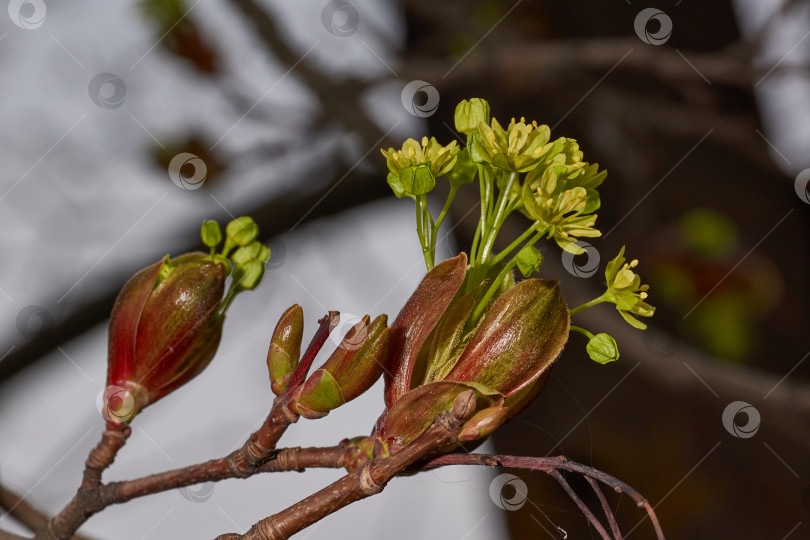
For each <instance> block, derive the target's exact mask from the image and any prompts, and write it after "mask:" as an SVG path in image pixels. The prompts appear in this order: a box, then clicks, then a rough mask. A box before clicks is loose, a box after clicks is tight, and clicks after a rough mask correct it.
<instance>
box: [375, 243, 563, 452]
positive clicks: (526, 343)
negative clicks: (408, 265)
mask: <svg viewBox="0 0 810 540" xmlns="http://www.w3.org/2000/svg"><path fill="white" fill-rule="evenodd" d="M465 271H466V257H465V256H464V254H462V255H459V256H458V257H456V258H455V259H450V260H448V261H445V262H443V263H441V264H440V265H437V266H436V267H435V268H434V269H433V270H431V271H430V272H428V274H427V275H426V276H425V278H424V279H423V280H422V283H421V284H420V285H419V287H417V289H416V291H415V292H414V294H413V295H412V296H411V298H410V299H409V300H408V302H407V303H406V305H405V308H403V310H402V312H400V315H399V316H398V317H397V320H396V321H395V322H394V325H393V326H392V332H393V334H392V345H391V352H390V354H389V359H388V362H389V363H388V372H390V375H389V376H387V377H386V408H387V413H386V414H385V415H384V417H383V418H381V420H380V422H378V426H377V436H378V439H379V440H380V442H381V444H382V445H383V446H384V447H386V448H388V447H390V448H391V449H393V451H395V450H396V448H397V447H398V446H401V445H403V444H408V443H409V442H410V441H411V440H413V439H414V438H415V437H416V436H418V435H419V434H420V433H421V432H422V431H423V430H424V429H425V428H427V426H428V425H430V423H431V422H432V421H433V419H434V418H435V417H436V416H437V415H438V414H440V413H441V412H445V411H447V410H449V407H450V406H451V405H452V403H453V400H454V399H455V397H456V396H457V395H458V394H460V393H461V392H463V391H465V390H467V389H469V388H472V389H474V390H475V391H476V393H477V397H478V401H477V410H476V413H475V414H474V415H473V417H472V418H470V419H469V420H468V421H467V422H466V423H465V425H464V426H463V429H462V432H461V435H460V440H464V441H470V440H475V439H478V438H481V437H485V436H487V435H489V434H490V433H491V432H492V431H494V430H495V429H496V428H497V427H499V426H500V425H502V424H503V423H504V422H506V421H507V420H509V419H510V418H512V417H513V416H514V415H515V414H517V412H519V411H520V410H522V409H523V408H524V407H525V406H526V405H528V403H530V402H531V400H532V399H534V397H535V396H536V395H537V394H538V392H539V391H540V389H541V388H542V387H543V385H544V384H545V381H546V379H547V377H548V370H549V368H550V366H551V364H552V363H553V362H554V360H555V359H556V358H557V356H558V355H559V353H560V351H561V350H562V347H563V345H564V344H565V342H566V341H567V339H568V332H569V312H568V308H567V307H566V305H565V302H564V301H563V298H562V295H561V294H560V290H559V286H558V284H557V282H555V281H546V280H540V279H528V280H525V281H522V282H520V283H517V284H514V285H512V286H511V287H510V288H508V289H507V290H506V291H505V292H503V293H502V294H501V295H500V296H499V297H498V298H497V299H496V300H495V301H494V302H492V305H490V306H489V307H488V309H487V310H486V311H485V312H484V315H483V317H482V318H481V321H480V322H479V323H478V324H477V326H476V327H475V328H474V329H473V331H471V332H466V331H465V326H466V325H467V323H468V321H469V318H470V314H471V312H472V310H473V307H474V304H475V302H476V299H475V293H474V292H473V293H469V294H463V291H460V288H461V285H462V283H463V279H464V273H465ZM470 334H471V335H470Z"/></svg>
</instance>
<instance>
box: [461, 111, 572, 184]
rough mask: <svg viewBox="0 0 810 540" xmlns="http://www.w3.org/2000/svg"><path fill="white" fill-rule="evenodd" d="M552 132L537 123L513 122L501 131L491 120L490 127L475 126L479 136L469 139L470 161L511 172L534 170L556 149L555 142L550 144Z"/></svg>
mask: <svg viewBox="0 0 810 540" xmlns="http://www.w3.org/2000/svg"><path fill="white" fill-rule="evenodd" d="M550 137H551V130H550V129H549V127H548V126H546V125H540V126H538V125H537V122H532V123H530V124H527V123H526V119H525V118H521V119H520V122H515V119H514V118H512V121H511V122H510V123H509V125H508V126H507V127H506V129H504V128H503V127H502V126H501V124H499V123H498V121H497V120H496V119H495V118H493V119H492V120H491V121H490V124H489V125H487V124H486V123H485V122H481V123H480V124H478V133H475V134H473V136H472V137H470V147H471V148H470V155H471V156H472V158H473V161H476V162H479V163H480V162H482V161H485V162H487V163H490V164H492V166H494V167H498V168H500V169H505V170H508V171H514V172H526V171H530V170H532V169H534V168H535V167H536V166H537V165H538V164H539V163H540V162H542V161H543V160H544V159H546V157H548V155H549V154H550V153H551V152H552V150H553V149H554V148H555V144H556V142H557V141H555V142H552V143H549V138H550Z"/></svg>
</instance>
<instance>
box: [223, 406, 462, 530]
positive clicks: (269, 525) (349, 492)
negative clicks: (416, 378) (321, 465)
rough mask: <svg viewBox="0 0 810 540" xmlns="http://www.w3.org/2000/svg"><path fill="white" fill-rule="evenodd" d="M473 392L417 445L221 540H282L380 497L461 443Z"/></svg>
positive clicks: (361, 469) (425, 433)
mask: <svg viewBox="0 0 810 540" xmlns="http://www.w3.org/2000/svg"><path fill="white" fill-rule="evenodd" d="M475 404H476V397H475V392H474V391H473V390H468V391H465V392H462V393H461V394H459V395H458V397H457V398H456V400H455V402H454V403H453V408H452V410H451V411H450V412H447V413H442V414H440V415H439V416H437V417H436V419H435V420H434V421H433V423H432V424H431V425H430V427H428V428H427V429H426V430H425V431H424V432H423V433H422V434H421V435H419V437H417V438H416V439H415V440H414V441H413V442H411V443H410V444H409V445H407V446H406V447H405V448H403V449H402V450H400V451H399V452H398V453H396V454H394V455H392V456H390V457H387V458H377V459H374V460H372V461H370V462H368V463H366V464H365V465H363V466H362V467H360V468H359V469H356V470H355V471H354V472H352V473H350V474H347V475H346V476H344V477H343V478H341V479H340V480H338V481H337V482H334V483H333V484H331V485H330V486H327V487H326V488H324V489H322V490H320V491H318V492H317V493H314V494H313V495H310V496H309V497H307V498H306V499H303V500H302V501H300V502H298V503H296V504H294V505H292V506H290V507H289V508H287V509H286V510H282V511H281V512H279V513H277V514H275V515H272V516H270V517H268V518H265V519H263V520H261V521H259V522H258V523H256V524H255V525H253V527H251V528H250V530H249V531H248V532H247V533H245V534H244V535H242V536H235V535H233V534H226V535H221V536H219V537H218V540H228V539H233V538H241V539H243V540H281V539H285V538H289V537H290V536H291V535H293V534H295V533H296V532H298V531H300V530H302V529H304V528H306V527H308V526H310V525H312V524H313V523H315V522H317V521H319V520H321V519H323V518H324V517H326V516H328V515H329V514H331V513H333V512H335V511H337V510H340V509H341V508H343V507H345V506H348V505H349V504H351V503H353V502H355V501H359V500H361V499H364V498H366V497H369V496H371V495H376V494H377V493H379V492H381V491H382V490H383V488H385V486H386V485H387V484H388V482H389V481H391V479H392V478H394V477H395V476H397V475H398V474H400V473H401V472H403V471H404V470H405V469H407V468H408V467H409V466H410V465H412V464H413V463H415V462H416V461H418V460H420V459H422V458H424V457H425V456H427V455H430V454H432V453H434V452H436V451H437V449H439V448H441V447H442V446H445V445H447V444H450V443H453V442H455V441H456V440H457V436H458V433H459V431H460V430H461V426H462V425H463V424H464V422H465V421H466V420H467V419H469V418H470V417H471V416H472V415H473V413H474V412H475Z"/></svg>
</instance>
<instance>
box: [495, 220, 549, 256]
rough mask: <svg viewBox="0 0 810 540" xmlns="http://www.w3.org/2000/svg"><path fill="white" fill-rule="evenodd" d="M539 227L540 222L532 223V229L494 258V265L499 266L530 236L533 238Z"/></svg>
mask: <svg viewBox="0 0 810 540" xmlns="http://www.w3.org/2000/svg"><path fill="white" fill-rule="evenodd" d="M539 226H540V221H535V222H534V223H532V225H531V227H529V228H528V229H526V230H525V231H523V234H521V235H520V236H519V237H518V238H517V239H516V240H515V241H514V242H512V243H511V244H509V246H508V247H507V248H506V249H504V250H503V251H501V252H500V253H498V254H497V255H496V256H495V257H493V258H492V264H498V263H499V262H501V260H502V259H503V258H504V257H506V256H507V255H509V254H510V253H512V252H513V251H515V250H516V249H517V248H518V247H520V244H522V243H523V241H524V240H526V239H527V238H528V237H529V236H531V234H532V233H533V232H534V231H535V230H537V227H539ZM543 234H545V230H544V231H543ZM538 240H539V239H538Z"/></svg>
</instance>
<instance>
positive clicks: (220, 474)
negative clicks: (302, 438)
mask: <svg viewBox="0 0 810 540" xmlns="http://www.w3.org/2000/svg"><path fill="white" fill-rule="evenodd" d="M240 451H241V450H237V451H236V452H234V453H238V452H240ZM348 451H349V447H348V446H347V445H345V444H341V445H339V446H329V447H326V448H284V449H281V450H278V451H277V452H275V454H274V455H273V457H272V459H270V460H269V461H267V462H266V463H264V464H262V465H260V466H258V467H255V468H251V469H247V468H245V469H234V468H233V466H232V463H233V460H232V459H231V456H233V454H231V456H228V457H224V458H220V459H213V460H211V461H206V462H205V463H199V464H196V465H191V466H189V467H183V468H180V469H175V470H172V471H166V472H162V473H158V474H153V475H150V476H145V477H143V478H138V479H135V480H128V481H123V482H112V483H110V484H107V485H105V486H103V487H102V488H101V496H102V498H103V499H104V500H105V502H107V504H119V503H123V502H126V501H129V500H132V499H135V498H137V497H143V496H144V495H151V494H153V493H159V492H162V491H167V490H170V489H176V488H181V487H185V486H191V485H194V484H199V483H201V482H217V481H219V480H225V479H228V478H246V477H248V476H253V475H255V474H260V473H267V472H282V471H303V470H304V469H309V468H314V467H320V468H341V467H343V466H344V462H345V458H346V455H347V452H348Z"/></svg>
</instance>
